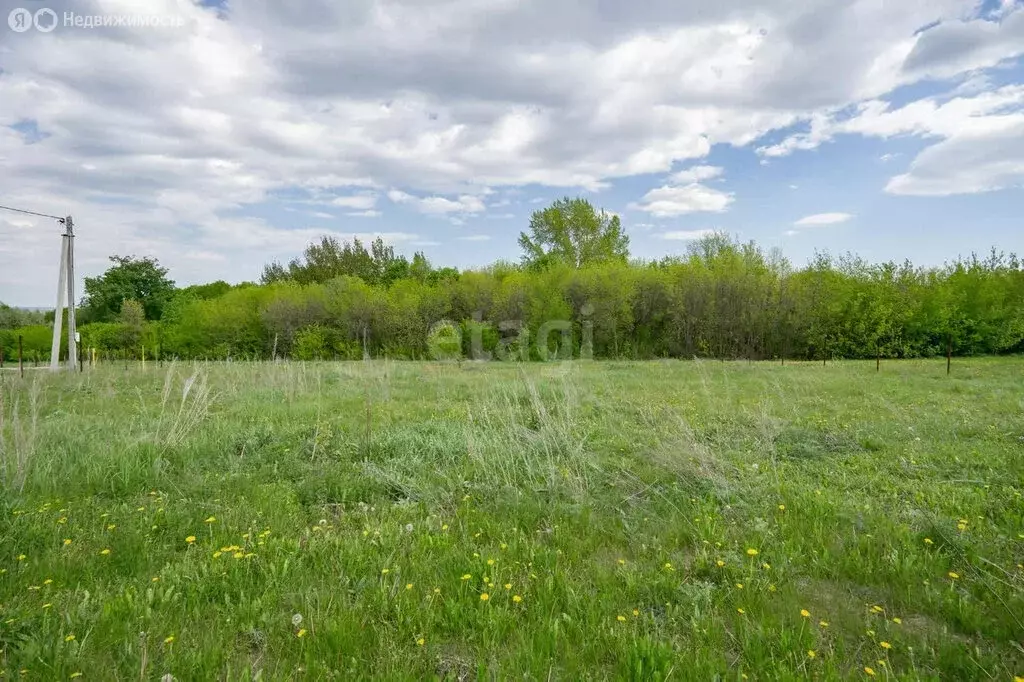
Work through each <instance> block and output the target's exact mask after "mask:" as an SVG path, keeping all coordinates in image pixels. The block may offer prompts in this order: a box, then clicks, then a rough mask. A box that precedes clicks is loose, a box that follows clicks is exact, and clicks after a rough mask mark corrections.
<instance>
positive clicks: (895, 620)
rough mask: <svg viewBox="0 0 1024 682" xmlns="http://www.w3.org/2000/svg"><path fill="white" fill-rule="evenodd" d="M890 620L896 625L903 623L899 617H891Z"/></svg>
mask: <svg viewBox="0 0 1024 682" xmlns="http://www.w3.org/2000/svg"><path fill="white" fill-rule="evenodd" d="M892 622H894V623H896V625H903V620H902V619H900V618H893V619H892Z"/></svg>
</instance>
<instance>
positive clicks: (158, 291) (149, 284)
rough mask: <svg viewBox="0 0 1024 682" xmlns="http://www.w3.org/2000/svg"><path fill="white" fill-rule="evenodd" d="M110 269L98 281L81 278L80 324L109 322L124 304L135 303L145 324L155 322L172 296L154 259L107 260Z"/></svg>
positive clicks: (163, 270)
mask: <svg viewBox="0 0 1024 682" xmlns="http://www.w3.org/2000/svg"><path fill="white" fill-rule="evenodd" d="M110 261H111V262H112V263H114V266H113V267H111V268H109V269H108V270H107V271H106V272H105V273H103V274H102V275H100V276H99V277H86V278H85V298H84V299H83V301H82V306H83V311H82V318H83V319H82V322H83V323H86V322H113V321H115V320H116V319H117V317H118V315H119V314H120V312H121V304H122V303H123V302H124V301H126V300H133V301H137V302H138V303H139V304H140V305H141V306H142V309H143V312H144V314H145V318H146V319H147V320H159V319H160V317H161V316H162V315H163V310H164V306H165V305H166V304H167V302H168V301H169V300H170V299H171V297H172V296H173V295H174V291H175V289H174V282H172V281H171V280H170V279H168V278H167V268H163V267H161V266H160V263H159V262H158V261H157V260H156V259H155V258H148V257H147V258H136V257H134V256H111V257H110Z"/></svg>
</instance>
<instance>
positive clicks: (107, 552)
mask: <svg viewBox="0 0 1024 682" xmlns="http://www.w3.org/2000/svg"><path fill="white" fill-rule="evenodd" d="M100 554H102V555H103V556H106V555H108V554H110V550H109V549H101V550H100Z"/></svg>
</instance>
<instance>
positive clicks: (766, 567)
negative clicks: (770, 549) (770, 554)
mask: <svg viewBox="0 0 1024 682" xmlns="http://www.w3.org/2000/svg"><path fill="white" fill-rule="evenodd" d="M761 568H763V569H764V570H766V571H770V570H771V568H772V565H771V564H769V563H768V562H765V563H763V564H761Z"/></svg>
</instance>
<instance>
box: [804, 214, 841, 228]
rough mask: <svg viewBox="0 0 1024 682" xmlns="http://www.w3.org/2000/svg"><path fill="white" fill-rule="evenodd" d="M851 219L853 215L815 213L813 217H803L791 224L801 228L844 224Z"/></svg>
mask: <svg viewBox="0 0 1024 682" xmlns="http://www.w3.org/2000/svg"><path fill="white" fill-rule="evenodd" d="M852 217H853V215H852V214H850V213H815V214H814V215H809V216H805V217H803V218H801V219H800V220H798V221H796V222H795V223H793V224H794V225H798V226H801V227H812V226H819V225H838V224H839V223H845V222H846V221H847V220H849V219H850V218H852Z"/></svg>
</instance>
